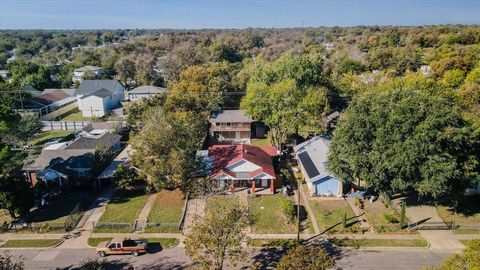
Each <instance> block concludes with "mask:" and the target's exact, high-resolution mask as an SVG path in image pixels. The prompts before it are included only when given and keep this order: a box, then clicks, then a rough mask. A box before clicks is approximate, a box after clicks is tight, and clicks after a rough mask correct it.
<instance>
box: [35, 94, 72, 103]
mask: <svg viewBox="0 0 480 270" xmlns="http://www.w3.org/2000/svg"><path fill="white" fill-rule="evenodd" d="M69 97H70V96H69V95H67V93H65V92H63V91H61V90H56V91H52V92H48V93H43V94H41V95H40V96H37V97H34V98H32V101H34V102H37V103H40V104H42V105H45V106H48V105H50V104H52V103H55V102H59V101H61V100H64V99H66V98H69Z"/></svg>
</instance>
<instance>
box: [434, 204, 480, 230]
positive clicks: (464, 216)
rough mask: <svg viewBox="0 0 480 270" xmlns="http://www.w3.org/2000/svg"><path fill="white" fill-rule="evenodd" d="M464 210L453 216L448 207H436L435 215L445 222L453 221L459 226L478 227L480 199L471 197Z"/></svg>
mask: <svg viewBox="0 0 480 270" xmlns="http://www.w3.org/2000/svg"><path fill="white" fill-rule="evenodd" d="M470 200H471V201H470V202H468V203H466V205H467V206H465V208H464V209H461V210H460V211H458V212H457V214H455V212H454V211H453V209H452V208H451V207H450V206H448V205H438V206H437V213H438V215H439V216H440V217H441V218H442V219H443V221H445V222H451V221H454V222H455V224H457V225H460V229H461V226H480V197H471V199H470Z"/></svg>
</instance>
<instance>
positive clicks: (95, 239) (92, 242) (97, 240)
mask: <svg viewBox="0 0 480 270" xmlns="http://www.w3.org/2000/svg"><path fill="white" fill-rule="evenodd" d="M112 239H113V237H90V238H88V239H87V244H88V245H89V246H91V247H97V246H98V244H100V243H101V242H105V241H107V242H108V241H110V240H112Z"/></svg>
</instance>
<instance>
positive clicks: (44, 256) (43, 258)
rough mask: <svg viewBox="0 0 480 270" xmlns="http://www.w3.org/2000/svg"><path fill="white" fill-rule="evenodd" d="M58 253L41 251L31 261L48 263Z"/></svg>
mask: <svg viewBox="0 0 480 270" xmlns="http://www.w3.org/2000/svg"><path fill="white" fill-rule="evenodd" d="M59 253H60V250H43V251H40V252H39V253H38V254H37V256H35V258H33V260H32V261H38V262H50V261H53V260H54V259H55V257H57V255H58V254H59Z"/></svg>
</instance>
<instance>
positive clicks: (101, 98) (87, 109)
mask: <svg viewBox="0 0 480 270" xmlns="http://www.w3.org/2000/svg"><path fill="white" fill-rule="evenodd" d="M75 95H76V97H77V105H78V109H79V110H80V111H81V112H82V115H83V117H93V116H95V117H102V116H104V115H105V114H107V113H108V112H110V111H112V110H114V109H117V108H119V107H121V102H122V101H123V100H124V97H125V87H124V86H123V85H122V84H121V83H120V82H119V81H117V80H84V81H82V83H81V84H80V87H78V90H77V91H76V92H75Z"/></svg>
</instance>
